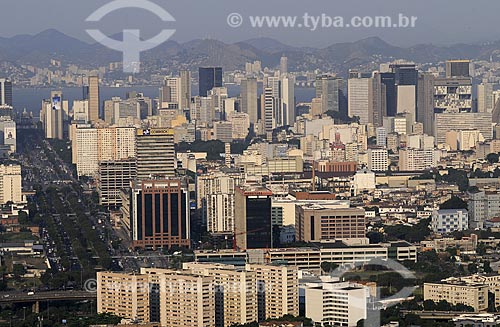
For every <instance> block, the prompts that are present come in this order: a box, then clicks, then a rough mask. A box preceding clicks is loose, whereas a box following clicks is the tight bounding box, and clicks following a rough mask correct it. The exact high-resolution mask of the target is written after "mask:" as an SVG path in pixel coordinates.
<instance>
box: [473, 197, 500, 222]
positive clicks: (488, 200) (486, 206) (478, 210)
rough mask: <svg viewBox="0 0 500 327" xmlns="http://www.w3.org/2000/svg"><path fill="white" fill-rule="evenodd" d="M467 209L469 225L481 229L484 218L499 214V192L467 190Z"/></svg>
mask: <svg viewBox="0 0 500 327" xmlns="http://www.w3.org/2000/svg"><path fill="white" fill-rule="evenodd" d="M467 209H468V211H469V226H470V227H471V228H479V229H483V228H484V223H485V221H486V220H488V219H491V218H494V217H498V215H500V193H499V192H495V191H479V190H478V191H477V192H469V201H468V202H467Z"/></svg>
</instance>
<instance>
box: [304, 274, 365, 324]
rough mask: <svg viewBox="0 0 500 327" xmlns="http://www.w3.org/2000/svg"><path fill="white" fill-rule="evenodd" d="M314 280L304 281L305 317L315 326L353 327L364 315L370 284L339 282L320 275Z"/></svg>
mask: <svg viewBox="0 0 500 327" xmlns="http://www.w3.org/2000/svg"><path fill="white" fill-rule="evenodd" d="M320 278H321V279H320V280H319V281H316V282H309V283H305V284H304V285H303V286H301V288H302V289H303V290H304V301H305V304H306V317H308V318H310V319H312V321H313V322H314V323H315V326H346V327H355V326H356V325H357V323H358V321H359V320H362V319H366V317H367V302H368V298H369V294H370V290H369V287H367V286H363V285H358V284H354V283H350V282H339V281H338V280H334V279H333V278H331V277H330V276H321V277H320Z"/></svg>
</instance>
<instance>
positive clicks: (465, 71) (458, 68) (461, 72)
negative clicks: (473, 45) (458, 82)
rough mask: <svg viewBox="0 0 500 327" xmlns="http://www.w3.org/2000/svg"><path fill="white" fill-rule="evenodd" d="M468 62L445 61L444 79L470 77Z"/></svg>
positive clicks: (469, 63)
mask: <svg viewBox="0 0 500 327" xmlns="http://www.w3.org/2000/svg"><path fill="white" fill-rule="evenodd" d="M470 65H471V62H470V60H448V61H446V78H453V77H471V76H470Z"/></svg>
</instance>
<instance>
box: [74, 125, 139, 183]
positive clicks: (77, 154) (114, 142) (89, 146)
mask: <svg viewBox="0 0 500 327" xmlns="http://www.w3.org/2000/svg"><path fill="white" fill-rule="evenodd" d="M72 146H73V159H72V160H73V163H74V164H76V170H77V172H78V176H96V175H97V173H98V171H99V163H100V162H101V161H106V160H121V159H129V158H134V157H135V156H136V146H135V128H134V127H109V128H87V127H82V128H76V130H75V137H74V139H73V140H72Z"/></svg>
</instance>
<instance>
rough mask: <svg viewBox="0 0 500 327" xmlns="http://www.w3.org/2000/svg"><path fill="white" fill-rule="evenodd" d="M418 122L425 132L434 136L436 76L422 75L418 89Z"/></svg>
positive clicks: (419, 77)
mask: <svg viewBox="0 0 500 327" xmlns="http://www.w3.org/2000/svg"><path fill="white" fill-rule="evenodd" d="M417 121H418V122H420V123H422V124H423V128H424V130H423V132H424V133H425V134H427V135H434V75H433V74H431V73H420V74H419V75H418V87H417Z"/></svg>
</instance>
